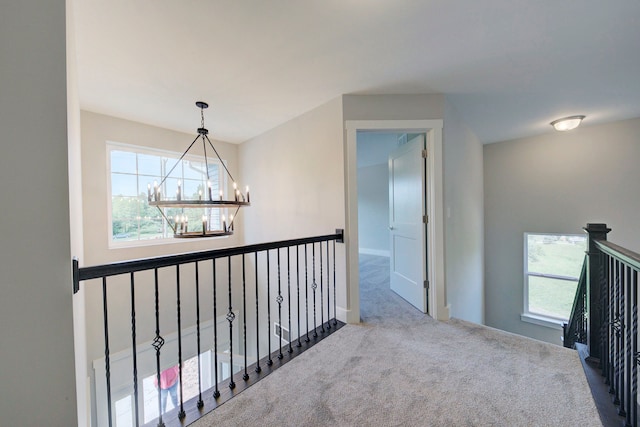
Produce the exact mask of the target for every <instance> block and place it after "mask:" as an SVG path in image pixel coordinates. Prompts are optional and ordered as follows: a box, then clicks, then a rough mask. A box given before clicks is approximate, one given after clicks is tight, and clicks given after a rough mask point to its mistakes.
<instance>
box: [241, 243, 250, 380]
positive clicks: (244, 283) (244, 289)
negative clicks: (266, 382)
mask: <svg viewBox="0 0 640 427" xmlns="http://www.w3.org/2000/svg"><path fill="white" fill-rule="evenodd" d="M242 341H243V346H244V375H243V376H242V379H243V380H245V381H247V380H248V379H249V373H248V372H247V280H246V277H245V263H244V254H242Z"/></svg>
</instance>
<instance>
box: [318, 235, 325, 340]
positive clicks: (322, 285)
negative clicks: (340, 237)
mask: <svg viewBox="0 0 640 427" xmlns="http://www.w3.org/2000/svg"><path fill="white" fill-rule="evenodd" d="M318 246H319V250H318V252H319V253H320V329H321V330H322V332H324V291H323V289H324V279H323V276H322V242H319V243H318Z"/></svg>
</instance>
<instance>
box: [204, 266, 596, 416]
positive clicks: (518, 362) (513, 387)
mask: <svg viewBox="0 0 640 427" xmlns="http://www.w3.org/2000/svg"><path fill="white" fill-rule="evenodd" d="M360 261H361V262H360V264H361V265H360V267H361V310H362V319H363V322H362V324H360V325H347V326H345V327H344V328H342V329H341V330H340V331H338V333H336V334H334V335H332V336H329V337H328V338H326V339H325V340H324V341H323V342H321V343H320V344H318V345H317V346H315V347H313V348H311V349H310V350H308V351H307V352H305V353H304V354H302V355H300V356H299V357H297V358H296V359H294V360H292V361H291V362H289V363H288V364H287V365H286V366H284V367H283V368H282V369H279V370H277V371H276V372H274V373H273V374H271V375H270V376H268V377H267V378H265V379H264V380H262V381H260V382H259V383H257V384H256V385H254V386H252V387H251V388H249V389H248V390H246V391H244V392H243V393H241V394H240V395H238V396H237V397H235V398H233V399H232V400H231V401H229V402H227V403H225V404H223V405H222V406H221V407H219V408H218V409H216V410H215V411H213V412H211V413H210V414H208V415H206V416H205V417H203V418H201V419H200V420H199V421H197V422H196V423H194V424H193V425H195V426H217V425H230V426H554V427H555V426H601V425H602V424H601V423H600V420H599V417H598V412H597V410H596V407H595V404H594V403H593V399H592V397H591V393H590V390H589V387H588V385H587V381H586V379H585V376H584V373H583V370H582V367H581V364H580V360H579V359H578V355H577V353H576V352H575V351H571V350H568V349H565V348H562V347H558V346H554V345H551V344H546V343H543V342H539V341H535V340H530V339H527V338H523V337H520V336H517V335H513V334H509V333H505V332H501V331H498V330H494V329H491V328H487V327H484V326H480V325H476V324H472V323H468V322H464V321H460V320H451V321H449V322H437V321H435V320H433V319H431V318H430V317H429V316H426V315H424V314H422V313H419V312H418V311H417V310H415V309H414V308H412V307H411V306H410V305H409V304H408V303H406V302H405V301H404V300H402V299H401V298H400V297H398V296H397V295H395V294H394V293H392V292H391V291H390V290H389V289H388V283H389V276H388V273H389V272H388V259H386V258H382V257H374V256H361V259H360Z"/></svg>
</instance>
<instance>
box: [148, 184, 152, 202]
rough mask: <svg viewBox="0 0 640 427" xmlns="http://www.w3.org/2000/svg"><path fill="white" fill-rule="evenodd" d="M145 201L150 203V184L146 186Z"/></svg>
mask: <svg viewBox="0 0 640 427" xmlns="http://www.w3.org/2000/svg"><path fill="white" fill-rule="evenodd" d="M147 201H149V202H150V201H151V184H147Z"/></svg>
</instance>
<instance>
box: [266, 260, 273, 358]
mask: <svg viewBox="0 0 640 427" xmlns="http://www.w3.org/2000/svg"><path fill="white" fill-rule="evenodd" d="M267 342H268V345H269V352H268V353H267V357H268V359H267V366H271V365H273V360H272V359H271V263H270V262H269V251H268V250H267Z"/></svg>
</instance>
